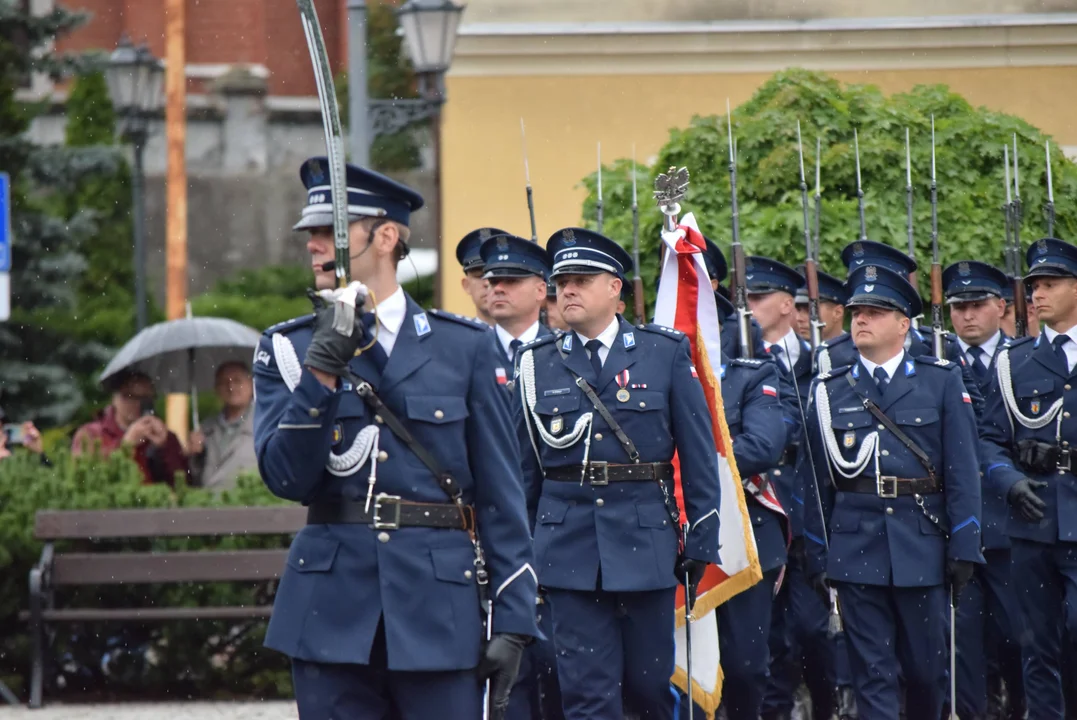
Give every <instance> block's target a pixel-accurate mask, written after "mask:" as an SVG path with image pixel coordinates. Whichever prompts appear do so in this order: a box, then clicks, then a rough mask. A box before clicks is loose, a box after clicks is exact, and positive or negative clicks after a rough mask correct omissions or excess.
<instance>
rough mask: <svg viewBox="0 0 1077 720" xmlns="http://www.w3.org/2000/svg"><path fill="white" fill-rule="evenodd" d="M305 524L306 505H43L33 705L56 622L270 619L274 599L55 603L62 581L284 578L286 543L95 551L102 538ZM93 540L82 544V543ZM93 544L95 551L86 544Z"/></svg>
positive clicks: (243, 531)
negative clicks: (60, 546)
mask: <svg viewBox="0 0 1077 720" xmlns="http://www.w3.org/2000/svg"><path fill="white" fill-rule="evenodd" d="M305 523H306V508H303V507H300V506H282V507H276V506H274V507H245V508H204V509H200V508H194V509H183V510H92V511H89V510H72V511H59V510H41V511H39V512H38V513H37V515H36V518H35V522H34V537H35V538H37V539H38V540H42V541H44V542H45V546H44V548H43V549H42V551H41V558H40V560H39V561H38V563H37V565H36V566H35V567H34V568H33V569H32V570H31V571H30V611H29V612H28V613H23V617H24V618H26V619H28V620H29V622H30V632H31V635H32V640H33V653H34V655H33V674H32V677H31V684H30V707H31V708H40V707H41V705H42V692H43V684H44V676H45V663H46V650H47V647H46V646H47V644H48V642H47V630H48V626H49V625H51V624H59V623H74V622H85V621H107V622H161V621H166V620H231V619H250V618H267V617H269V615H270V612H271V610H272V606H271V605H266V606H256V607H242V606H239V607H141V608H94V607H80V608H56V607H55V591H56V589H57V588H60V587H68V586H78V585H82V586H92V585H127V584H132V585H133V584H143V583H164V584H176V583H200V582H229V583H233V582H235V583H239V582H251V583H255V582H266V581H271V580H276V579H279V578H280V576H281V573H282V572H283V571H284V566H285V562H286V560H287V557H288V550H287V549H283V548H282V549H275V550H221V551H217V550H205V551H174V552H123V551H121V552H104V551H102V552H93V547H92V545H93V543H92V542H88V541H98V540H123V539H133V538H150V539H152V538H186V537H210V536H236V535H245V536H250V535H291V534H294V533H296V532H297V531H298V530H299V529H300V528H302V527H303V525H304V524H305ZM58 541H87V542H83V543H78V542H76V543H75V545H76V546H79V547H78V548H77V549H78V552H64V553H59V552H56V550H55V547H54V543H56V542H58ZM84 545H85V546H86V547H82V546H84ZM87 550H89V551H87Z"/></svg>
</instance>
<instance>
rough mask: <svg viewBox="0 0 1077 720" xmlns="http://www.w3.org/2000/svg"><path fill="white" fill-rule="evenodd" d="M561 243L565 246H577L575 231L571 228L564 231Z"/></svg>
mask: <svg viewBox="0 0 1077 720" xmlns="http://www.w3.org/2000/svg"><path fill="white" fill-rule="evenodd" d="M561 241H562V242H563V243H564V244H565V245H575V244H576V233H575V231H573V230H572V229H571V228H569V229H567V230H563V231H562V232H561Z"/></svg>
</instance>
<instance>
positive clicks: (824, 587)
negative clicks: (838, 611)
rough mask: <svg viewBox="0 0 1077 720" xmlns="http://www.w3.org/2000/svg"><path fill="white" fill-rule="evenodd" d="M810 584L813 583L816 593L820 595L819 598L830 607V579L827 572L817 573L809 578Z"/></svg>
mask: <svg viewBox="0 0 1077 720" xmlns="http://www.w3.org/2000/svg"><path fill="white" fill-rule="evenodd" d="M808 584H809V585H811V589H812V590H814V591H815V594H816V595H818V596H819V599H820V600H822V601H823V605H825V606H826V607H827V608H828V609H829V608H830V580H829V579H827V576H826V573H825V572H821V573H816V574H814V575H812V576H811V578H809V579H808Z"/></svg>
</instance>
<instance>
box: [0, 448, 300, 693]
mask: <svg viewBox="0 0 1077 720" xmlns="http://www.w3.org/2000/svg"><path fill="white" fill-rule="evenodd" d="M50 459H51V461H52V466H51V467H48V466H43V465H42V464H41V463H40V461H39V459H38V457H37V456H35V455H32V454H30V453H25V452H21V451H20V452H17V453H16V454H15V455H14V456H12V457H11V458H8V459H6V460H3V461H0V679H3V680H4V681H5V682H6V683H7V684H8V685H9V686H10V687H11V688H12V689H13V690H14V691H15V692H16V693H18V694H19V695H20V697H23V698H25V697H27V694H28V687H29V672H30V658H31V654H30V638H29V634H28V632H27V625H26V623H25V622H23V621H20V620H19V618H18V613H19V612H20V611H21V610H25V609H28V607H29V600H28V585H27V578H28V573H29V571H30V568H31V567H32V566H33V565H34V563H36V562H37V559H38V556H39V555H40V552H41V543H39V542H37V541H35V540H34V538H33V525H34V515H35V513H36V511H37V510H40V509H45V508H48V509H116V508H169V507H208V506H222V505H229V506H250V505H267V504H277V503H280V502H281V501H279V500H277V499H276V498H274V497H273V496H272V495H270V494H269V492H268V491H267V490H266V489H265V487H264V485H263V484H262V482H261V481H260V480H259V479H258V477H257V476H244V477H241V478H240V479H239V482H238V485H237V488H236V489H235V490H234V491H232V492H226V493H223V494H222V495H221V496H220V497H217V498H214V497H213V496H212V495H211V494H210V493H208V492H206V491H204V490H200V489H197V488H188V487H186V486H184V485H183V484H182V483H179V484H177V487H176V489H175V490H173V489H171V488H169V487H166V486H162V485H150V486H147V485H143V484H142V476H141V474H140V472H139V469H138V467H137V465H135V463H134V462H133V460H131V458H130V456H129V455H127V454H124V453H118V454H116V455H113V456H112V457H110V458H108V459H101V458H78V459H75V458H72V457H70V456H69V455H68V454H67V453H60V454H57V455H56V456H50ZM289 542H290V538H289V537H288V536H285V535H281V536H277V537H255V538H251V537H223V538H179V539H174V540H173V539H169V540H157V539H152V540H131V541H115V542H109V543H107V547H108V548H109V549H112V548H123V549H130V550H142V551H150V550H166V549H167V550H182V549H189V550H196V549H202V548H210V547H212V548H216V549H241V548H255V547H257V548H274V547H287V546H288V543H289ZM72 547H73V544H72V543H64V544H60V545H58V546H57V550H58V551H63V550H65V549H68V550H70V549H71V548H72ZM94 547H95V548H97V549H104V548H105V547H106V543H102V542H99V543H95V544H94ZM272 593H273V586H272V584H268V583H267V584H263V585H261V586H255V585H250V584H246V585H227V584H218V583H208V584H190V585H171V586H158V585H137V586H117V587H108V588H93V587H88V588H75V589H68V590H65V591H63V592H59V593H57V598H56V600H57V607H64V606H76V605H77V606H89V607H146V606H150V605H162V606H177V605H179V606H197V605H241V604H244V605H251V604H269V603H271V602H272ZM264 633H265V622H236V621H221V622H205V621H196V622H176V623H156V624H147V625H145V626H143V625H139V624H126V623H123V624H109V623H83V624H77V625H58V626H56V631H55V636H54V639H53V644H52V650H51V657H53V658H55V659H57V661H58V662H57V664H56V666H54V668H53V669H54V670H55V671H57V672H59V673H60V677H61V680H60V681H59V683H57V682H55V681H53V682H52V683H51V685H47V686H46V698H47V699H48V698H50V697H51V698H55V699H61V698H62V699H70V700H76V699H78V700H81V699H119V698H142V699H157V698H165V697H173V698H175V697H180V698H184V697H187V696H191V697H198V698H203V699H205V698H228V697H259V698H277V697H290V696H291V678H290V671H289V665H288V661H287V658H285V657H284V656H282V655H280V654H279V653H276V652H274V651H271V650H267V649H265V648H263V647H262V640H263V638H264ZM106 655H107V656H108V657H109V658H110V660H109V662H108V663H104V665H106V666H107V667H104V668H103V663H102V660H103V658H104V657H106ZM55 677H56V672H54V673H53V674H52V676H51V677H50V679H52V678H55Z"/></svg>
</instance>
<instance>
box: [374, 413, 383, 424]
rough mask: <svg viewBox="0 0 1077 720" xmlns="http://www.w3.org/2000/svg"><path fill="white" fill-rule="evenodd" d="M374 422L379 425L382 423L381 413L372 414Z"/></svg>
mask: <svg viewBox="0 0 1077 720" xmlns="http://www.w3.org/2000/svg"><path fill="white" fill-rule="evenodd" d="M374 422H376V423H377V424H378V425H381V424H382V423H384V422H385V420H383V419H382V417H381V415H375V416H374Z"/></svg>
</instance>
